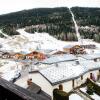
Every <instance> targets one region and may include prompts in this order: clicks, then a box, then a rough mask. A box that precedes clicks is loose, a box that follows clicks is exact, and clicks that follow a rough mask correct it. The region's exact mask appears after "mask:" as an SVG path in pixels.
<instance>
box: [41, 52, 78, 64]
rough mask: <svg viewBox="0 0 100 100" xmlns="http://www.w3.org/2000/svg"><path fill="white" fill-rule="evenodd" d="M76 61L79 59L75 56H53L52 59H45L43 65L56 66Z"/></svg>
mask: <svg viewBox="0 0 100 100" xmlns="http://www.w3.org/2000/svg"><path fill="white" fill-rule="evenodd" d="M74 60H77V58H76V57H75V56H74V55H71V54H62V55H54V56H51V57H50V58H48V59H45V60H44V61H41V63H43V64H54V63H59V62H65V61H74Z"/></svg>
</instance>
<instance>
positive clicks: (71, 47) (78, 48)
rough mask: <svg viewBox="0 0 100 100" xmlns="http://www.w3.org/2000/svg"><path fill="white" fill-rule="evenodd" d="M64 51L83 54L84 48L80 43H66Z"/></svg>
mask: <svg viewBox="0 0 100 100" xmlns="http://www.w3.org/2000/svg"><path fill="white" fill-rule="evenodd" d="M63 49H64V51H65V52H67V53H69V54H84V53H85V51H84V48H83V47H81V46H80V45H67V46H65V47H64V48H63Z"/></svg>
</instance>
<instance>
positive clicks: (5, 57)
mask: <svg viewBox="0 0 100 100" xmlns="http://www.w3.org/2000/svg"><path fill="white" fill-rule="evenodd" d="M2 58H3V59H7V58H11V54H10V53H8V52H5V53H3V54H2Z"/></svg>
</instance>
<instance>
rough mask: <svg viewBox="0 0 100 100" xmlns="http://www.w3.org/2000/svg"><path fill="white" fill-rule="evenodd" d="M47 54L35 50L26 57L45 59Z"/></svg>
mask: <svg viewBox="0 0 100 100" xmlns="http://www.w3.org/2000/svg"><path fill="white" fill-rule="evenodd" d="M45 58H46V56H45V55H44V54H43V53H40V52H37V51H33V52H31V53H29V54H27V55H26V59H38V60H43V59H45Z"/></svg>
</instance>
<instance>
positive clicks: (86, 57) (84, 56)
mask: <svg viewBox="0 0 100 100" xmlns="http://www.w3.org/2000/svg"><path fill="white" fill-rule="evenodd" d="M81 57H83V58H85V59H87V60H93V59H96V58H100V53H96V54H86V55H82V56H81Z"/></svg>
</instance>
